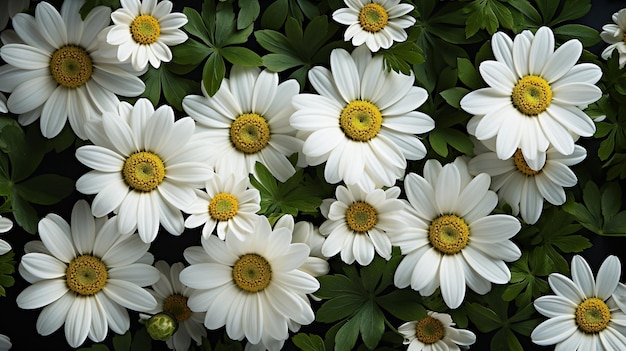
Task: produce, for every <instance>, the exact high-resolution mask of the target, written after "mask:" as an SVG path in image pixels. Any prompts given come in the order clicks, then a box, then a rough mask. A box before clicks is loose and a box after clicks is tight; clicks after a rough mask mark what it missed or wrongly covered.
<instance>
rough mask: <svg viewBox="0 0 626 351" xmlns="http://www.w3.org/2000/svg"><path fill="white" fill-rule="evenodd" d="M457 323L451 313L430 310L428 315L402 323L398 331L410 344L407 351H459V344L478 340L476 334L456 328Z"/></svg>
mask: <svg viewBox="0 0 626 351" xmlns="http://www.w3.org/2000/svg"><path fill="white" fill-rule="evenodd" d="M455 325H456V324H455V323H454V322H453V321H452V317H450V315H449V314H447V313H438V312H434V311H428V315H427V316H426V317H424V318H422V319H420V320H418V321H411V322H406V323H404V324H402V325H401V326H400V327H398V332H400V334H402V336H404V344H405V345H409V346H408V348H407V351H435V350H449V351H459V350H460V349H459V345H461V346H469V345H472V344H474V343H475V342H476V334H474V333H473V332H471V331H469V330H465V329H457V328H454V326H455Z"/></svg>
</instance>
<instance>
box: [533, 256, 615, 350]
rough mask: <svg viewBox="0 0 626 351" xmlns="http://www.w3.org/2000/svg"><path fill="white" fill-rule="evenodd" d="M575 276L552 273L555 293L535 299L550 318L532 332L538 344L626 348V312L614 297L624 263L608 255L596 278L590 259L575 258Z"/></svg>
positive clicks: (587, 348)
mask: <svg viewBox="0 0 626 351" xmlns="http://www.w3.org/2000/svg"><path fill="white" fill-rule="evenodd" d="M571 271H572V279H570V278H568V277H566V276H564V275H562V274H560V273H552V274H550V276H549V277H548V283H549V284H550V287H551V288H552V291H553V292H554V293H555V295H546V296H541V297H539V298H537V299H536V300H535V301H534V306H535V309H536V310H537V311H538V312H539V313H541V314H542V315H544V316H546V317H548V319H547V320H546V321H543V322H542V323H541V324H539V325H538V326H537V327H535V329H534V330H533V331H532V333H531V335H530V337H531V339H532V341H533V342H534V343H535V344H537V345H543V346H547V345H554V344H556V349H557V350H568V351H587V350H596V351H614V350H625V349H626V313H624V311H622V310H621V309H620V308H619V307H618V305H617V304H616V303H615V301H614V299H613V295H614V294H615V293H616V291H617V289H618V285H619V284H620V283H619V279H620V275H621V263H620V261H619V259H618V258H617V257H616V256H612V255H611V256H608V257H607V258H606V259H605V260H604V262H603V263H602V265H601V266H600V269H599V270H598V274H597V276H596V278H595V279H594V276H593V272H592V271H591V268H590V267H589V264H588V263H587V261H585V259H584V258H582V257H581V256H579V255H575V256H574V257H573V258H572V264H571Z"/></svg>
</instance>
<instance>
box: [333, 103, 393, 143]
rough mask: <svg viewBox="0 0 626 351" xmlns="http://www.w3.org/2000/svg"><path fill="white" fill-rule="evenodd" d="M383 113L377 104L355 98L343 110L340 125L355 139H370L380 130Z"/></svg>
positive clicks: (345, 132)
mask: <svg viewBox="0 0 626 351" xmlns="http://www.w3.org/2000/svg"><path fill="white" fill-rule="evenodd" d="M382 123H383V115H382V114H381V113H380V110H378V107H376V105H374V104H372V103H371V102H368V101H363V100H354V101H352V102H350V103H349V104H348V105H347V106H346V107H344V109H343V110H342V111H341V116H340V117H339V125H340V126H341V130H342V131H343V132H344V134H345V135H346V136H347V137H348V138H350V139H352V140H354V141H368V140H370V139H372V138H374V137H375V136H376V135H377V134H378V132H379V131H380V126H381V125H382Z"/></svg>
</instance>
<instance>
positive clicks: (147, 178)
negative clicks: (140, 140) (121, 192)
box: [122, 151, 165, 192]
mask: <svg viewBox="0 0 626 351" xmlns="http://www.w3.org/2000/svg"><path fill="white" fill-rule="evenodd" d="M122 175H123V177H124V181H125V182H126V184H128V185H129V186H130V187H131V188H133V189H134V190H138V191H144V192H148V191H152V190H154V189H156V188H157V187H158V186H159V184H161V182H162V181H163V178H165V165H164V164H163V160H161V158H159V156H157V155H156V154H153V153H152V152H149V151H141V152H137V153H134V154H132V155H130V156H129V157H128V158H127V159H126V161H125V162H124V168H123V169H122Z"/></svg>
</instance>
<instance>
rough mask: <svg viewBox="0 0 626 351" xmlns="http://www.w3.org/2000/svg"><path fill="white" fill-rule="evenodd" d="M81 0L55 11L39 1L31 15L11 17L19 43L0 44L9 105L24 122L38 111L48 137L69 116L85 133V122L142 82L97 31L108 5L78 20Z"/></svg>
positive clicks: (0, 79) (0, 80)
mask: <svg viewBox="0 0 626 351" xmlns="http://www.w3.org/2000/svg"><path fill="white" fill-rule="evenodd" d="M83 3H84V1H82V0H72V1H64V2H63V6H62V7H61V13H59V12H58V11H57V10H56V9H55V8H54V7H53V6H52V5H50V4H49V3H47V2H45V1H43V2H40V3H39V4H37V7H36V8H35V17H33V16H31V15H28V14H25V13H19V14H17V15H15V17H14V18H13V27H14V28H15V32H16V33H17V35H18V36H19V37H20V39H21V40H22V41H23V43H10V44H6V45H5V46H3V47H2V49H0V53H1V56H2V59H3V60H4V61H5V62H6V63H7V64H6V65H4V66H2V67H0V91H4V92H9V93H11V95H10V96H9V99H8V101H7V105H8V108H9V111H11V112H13V113H16V114H19V122H20V123H21V124H22V125H28V124H31V123H33V122H34V121H35V120H37V119H38V118H40V117H41V120H40V126H41V132H42V134H43V135H44V136H45V137H47V138H53V137H55V136H56V135H57V134H59V132H60V131H61V129H62V128H63V126H64V125H65V123H66V121H67V120H68V119H69V122H70V126H71V127H72V130H73V131H74V133H75V134H76V135H77V136H78V137H80V138H81V139H86V137H87V136H86V134H85V131H84V125H85V124H86V122H87V121H88V120H90V119H93V118H96V117H94V116H100V115H101V114H102V113H103V112H105V111H109V110H115V109H116V107H117V104H118V102H119V99H118V97H117V95H116V94H119V95H122V96H137V95H139V94H141V93H142V92H143V91H144V89H145V85H144V83H143V82H142V81H141V79H139V78H138V77H137V75H138V74H139V73H138V72H135V71H133V70H132V67H130V65H125V64H122V63H120V62H119V61H118V60H117V58H116V57H115V55H114V53H112V52H111V48H110V47H109V46H108V44H107V43H106V42H103V39H102V38H99V37H98V34H99V32H100V31H101V30H102V29H103V28H105V27H106V26H107V25H108V24H109V22H110V20H111V19H110V14H111V9H110V8H108V7H104V6H98V7H96V8H94V9H93V10H92V11H91V12H90V13H89V15H88V16H87V18H85V20H84V21H83V20H82V19H81V17H80V14H79V13H78V11H79V9H80V7H81V6H82V5H83Z"/></svg>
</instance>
